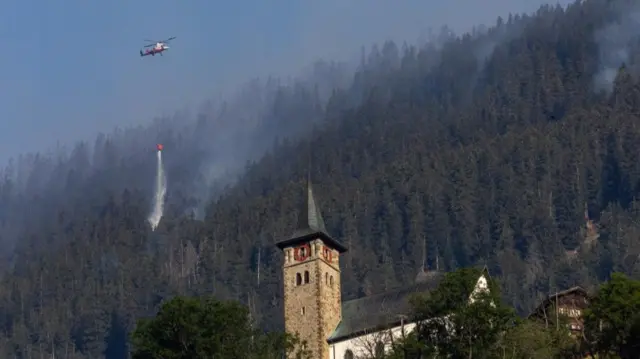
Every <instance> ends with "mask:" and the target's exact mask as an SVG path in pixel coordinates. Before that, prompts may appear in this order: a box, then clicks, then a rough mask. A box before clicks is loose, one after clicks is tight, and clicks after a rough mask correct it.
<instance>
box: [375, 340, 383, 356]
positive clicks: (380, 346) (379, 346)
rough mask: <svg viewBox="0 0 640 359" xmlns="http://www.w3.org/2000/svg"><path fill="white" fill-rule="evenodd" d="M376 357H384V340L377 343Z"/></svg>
mask: <svg viewBox="0 0 640 359" xmlns="http://www.w3.org/2000/svg"><path fill="white" fill-rule="evenodd" d="M375 352H376V358H380V359H381V358H384V344H382V342H377V343H376V350H375Z"/></svg>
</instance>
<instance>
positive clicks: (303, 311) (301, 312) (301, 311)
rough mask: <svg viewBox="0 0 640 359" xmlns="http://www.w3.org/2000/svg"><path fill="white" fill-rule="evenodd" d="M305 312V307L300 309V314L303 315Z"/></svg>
mask: <svg viewBox="0 0 640 359" xmlns="http://www.w3.org/2000/svg"><path fill="white" fill-rule="evenodd" d="M306 312H307V310H306V308H305V307H302V310H300V314H302V315H305V313H306Z"/></svg>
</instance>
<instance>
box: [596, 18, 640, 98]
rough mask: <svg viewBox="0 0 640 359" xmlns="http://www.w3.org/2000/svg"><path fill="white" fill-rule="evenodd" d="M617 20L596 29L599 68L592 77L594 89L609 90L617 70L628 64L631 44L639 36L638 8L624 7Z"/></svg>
mask: <svg viewBox="0 0 640 359" xmlns="http://www.w3.org/2000/svg"><path fill="white" fill-rule="evenodd" d="M625 10H626V11H621V13H620V15H619V18H618V19H617V21H615V22H613V23H610V24H608V25H607V26H605V27H604V28H602V29H600V30H598V31H596V33H595V40H596V43H597V44H598V50H599V65H600V69H599V71H598V73H596V75H595V78H594V86H595V89H596V91H600V90H604V91H606V92H611V91H612V90H613V84H614V81H615V79H616V77H617V75H618V70H619V69H620V67H621V66H622V65H630V64H629V61H630V60H631V45H632V43H633V42H636V41H638V39H639V38H640V10H639V9H625Z"/></svg>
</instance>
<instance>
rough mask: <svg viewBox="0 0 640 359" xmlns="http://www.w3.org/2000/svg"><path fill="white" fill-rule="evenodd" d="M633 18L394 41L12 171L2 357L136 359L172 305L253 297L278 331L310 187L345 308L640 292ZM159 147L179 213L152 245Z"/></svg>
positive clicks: (591, 0) (624, 4)
mask: <svg viewBox="0 0 640 359" xmlns="http://www.w3.org/2000/svg"><path fill="white" fill-rule="evenodd" d="M634 7H635V8H634ZM637 14H640V6H637V5H635V4H634V3H633V2H632V1H630V0H628V1H627V0H585V1H578V2H576V3H574V4H572V5H570V6H569V7H568V8H566V9H564V8H562V7H559V6H544V7H542V8H540V9H539V10H538V11H537V13H535V14H529V15H510V16H508V17H506V18H498V20H497V21H496V23H495V24H494V25H493V26H491V27H488V28H486V29H485V28H482V29H476V30H474V31H472V32H471V33H467V34H462V35H454V34H452V33H451V32H450V31H449V30H447V29H443V31H442V33H441V34H439V36H438V37H436V38H435V39H434V40H433V41H431V42H429V43H427V44H420V45H419V46H418V45H411V44H396V43H392V42H386V43H383V44H381V45H380V46H374V47H373V48H371V49H369V50H367V51H364V50H363V52H362V59H361V61H360V63H359V65H358V66H357V70H355V71H351V72H350V70H349V68H348V67H346V66H344V65H341V64H334V63H327V62H320V63H318V64H316V66H315V67H314V70H313V73H312V74H311V75H309V76H306V77H301V78H299V79H298V80H295V81H293V82H286V83H285V82H284V81H281V80H278V79H264V80H256V81H254V82H252V83H250V84H248V85H247V86H246V87H245V88H244V89H243V91H242V92H241V93H240V94H238V96H237V99H236V100H234V101H227V102H220V101H217V102H212V104H211V105H210V106H209V107H206V108H203V109H200V110H199V111H197V113H196V114H186V113H185V114H177V115H176V116H175V117H174V118H164V119H157V120H156V121H155V122H154V123H153V124H152V125H150V126H149V127H139V128H130V129H121V130H117V131H115V132H114V133H112V134H109V135H101V136H99V137H98V138H97V139H96V141H95V143H93V144H89V143H79V144H77V145H76V146H75V147H74V148H72V149H70V150H67V149H65V148H59V149H57V150H56V151H54V152H52V153H48V154H32V155H25V156H23V157H21V158H18V159H16V160H15V161H13V162H12V163H11V164H10V165H9V166H8V167H7V168H6V169H5V170H3V172H2V181H1V182H0V243H2V245H3V248H4V249H3V250H2V253H1V254H2V263H1V264H2V267H1V268H2V271H1V272H0V273H1V275H2V276H1V278H0V281H1V282H0V288H2V290H1V291H0V328H1V329H2V331H1V332H0V348H1V349H2V351H3V352H2V353H1V356H2V357H7V358H14V357H15V358H31V357H45V356H46V357H51V355H54V354H55V357H61V358H102V357H105V358H123V357H127V354H126V353H127V352H128V351H129V348H128V340H127V336H128V333H129V332H130V331H131V330H132V328H133V327H134V325H135V321H136V319H137V318H139V317H142V316H146V315H150V314H153V313H154V312H155V311H156V309H157V308H158V306H159V305H160V303H162V301H163V300H165V299H167V298H170V297H172V296H174V295H178V294H180V295H197V294H211V295H214V296H216V297H217V298H220V299H237V300H240V301H241V302H242V303H245V304H246V305H248V307H249V310H250V313H251V316H252V320H254V321H255V322H256V323H258V324H259V325H260V326H262V327H263V328H265V329H280V328H281V327H282V300H281V293H280V292H281V272H280V267H281V257H280V253H279V252H278V250H277V249H276V248H275V246H274V242H275V241H277V240H280V239H282V238H283V237H285V236H288V235H291V233H292V231H293V229H294V223H295V220H296V216H297V212H298V208H299V206H300V204H301V202H302V200H303V197H302V193H303V190H304V186H305V182H306V178H307V176H308V175H309V176H310V177H311V179H312V182H313V184H314V192H315V193H316V196H317V198H316V199H317V200H318V202H319V204H320V208H321V210H322V211H323V216H324V217H325V220H326V222H327V227H328V231H329V232H330V233H331V234H332V235H333V236H335V237H336V238H338V239H339V240H341V241H343V243H344V244H345V245H347V246H348V247H349V251H348V252H347V253H345V255H344V258H343V259H342V260H341V265H342V274H343V277H342V280H343V291H344V293H343V297H344V298H345V299H351V298H354V297H357V296H361V295H368V294H372V293H377V292H381V291H385V290H389V289H393V288H396V287H399V286H402V285H406V284H408V283H410V282H411V281H413V280H414V278H415V276H416V275H417V274H418V273H419V272H420V271H421V270H423V269H424V268H427V269H435V268H436V267H437V268H438V269H440V270H447V271H449V270H453V269H455V268H460V267H466V266H471V265H476V264H486V265H487V266H488V267H489V269H490V271H491V274H492V275H493V276H495V277H496V278H498V280H499V281H500V285H501V287H502V292H503V296H504V300H505V302H506V303H508V304H509V305H510V306H513V307H514V308H516V310H517V311H518V312H519V313H520V314H525V313H528V312H529V311H531V310H532V309H533V307H534V306H535V305H537V304H538V303H539V301H540V299H541V298H542V297H544V296H546V295H548V294H549V293H551V292H555V291H556V290H561V289H565V288H566V287H569V286H572V285H576V284H579V285H581V286H584V287H586V288H592V287H594V286H596V285H597V284H598V283H600V282H601V281H603V280H605V279H607V278H608V277H609V275H610V273H611V272H613V271H620V272H624V273H627V274H628V275H630V276H631V277H633V278H640V264H639V263H638V256H639V255H640V242H638V241H637V238H638V235H640V224H639V223H638V222H637V218H638V214H639V213H638V212H639V211H640V202H638V200H637V199H636V197H637V195H638V193H639V192H640V164H638V161H637V153H638V150H637V149H638V143H640V126H638V125H637V124H636V122H635V121H639V120H640V112H639V111H638V108H639V106H640V83H639V82H638V78H637V76H636V75H637V70H638V66H639V63H638V62H637V59H638V58H639V57H638V56H639V55H640V51H638V50H640V22H638V20H637V19H638V18H639V17H638V16H636V15H637ZM247 104H251V106H248V105H247ZM158 142H161V143H164V144H165V154H166V157H165V158H166V161H167V162H166V166H167V171H168V185H169V192H168V208H167V209H166V211H165V217H164V218H163V219H162V221H161V223H160V227H159V228H158V230H156V231H155V232H152V231H151V229H150V228H149V226H148V223H147V222H146V217H147V214H148V212H149V209H150V202H151V191H152V183H153V175H154V174H153V171H154V167H155V162H154V160H155V158H154V153H153V149H154V144H155V143H158ZM265 151H266V152H265Z"/></svg>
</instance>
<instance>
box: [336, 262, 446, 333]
mask: <svg viewBox="0 0 640 359" xmlns="http://www.w3.org/2000/svg"><path fill="white" fill-rule="evenodd" d="M443 277H444V273H443V272H427V273H426V274H425V275H421V277H420V281H418V282H417V283H415V284H412V285H410V286H407V287H404V288H401V289H398V290H394V291H390V292H386V293H381V294H376V295H371V296H367V297H362V298H358V299H353V300H349V301H346V302H343V303H342V321H340V324H338V327H337V328H336V329H335V330H334V332H333V333H332V334H331V336H330V337H329V338H328V339H327V341H328V342H329V343H332V342H339V341H342V340H346V339H349V338H351V337H355V336H359V335H361V334H364V333H366V332H368V331H377V330H381V329H384V328H390V327H393V326H395V325H398V324H399V323H400V322H401V317H402V316H405V317H406V318H407V319H409V320H410V317H411V311H412V308H411V304H410V303H409V299H410V297H411V294H414V293H428V292H429V291H431V290H433V289H435V288H436V287H437V286H438V284H439V283H440V281H441V280H442V278H443ZM407 319H404V320H405V321H407Z"/></svg>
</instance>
